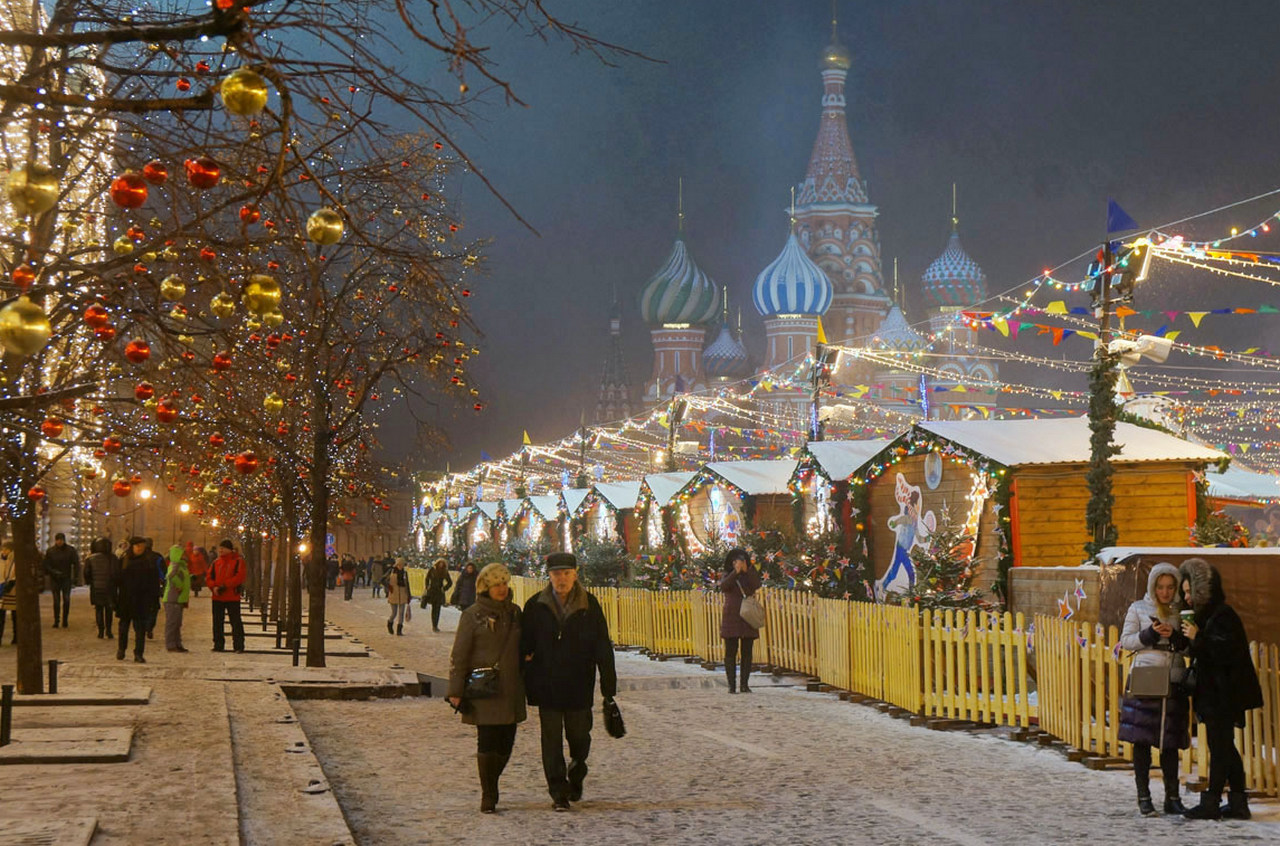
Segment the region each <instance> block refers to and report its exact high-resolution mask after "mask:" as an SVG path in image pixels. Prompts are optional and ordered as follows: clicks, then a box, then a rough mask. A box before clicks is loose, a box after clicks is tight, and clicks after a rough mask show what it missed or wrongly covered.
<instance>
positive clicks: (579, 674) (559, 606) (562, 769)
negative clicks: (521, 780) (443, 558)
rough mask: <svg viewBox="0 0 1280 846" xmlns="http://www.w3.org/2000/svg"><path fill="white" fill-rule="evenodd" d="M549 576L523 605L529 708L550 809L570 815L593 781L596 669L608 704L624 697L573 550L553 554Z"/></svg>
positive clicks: (600, 614) (604, 628)
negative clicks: (589, 764)
mask: <svg viewBox="0 0 1280 846" xmlns="http://www.w3.org/2000/svg"><path fill="white" fill-rule="evenodd" d="M486 569H488V568H486ZM547 575H548V577H550V579H551V584H549V585H547V587H546V588H545V589H544V590H542V591H541V592H540V593H538V594H536V595H535V596H533V597H532V598H531V599H530V600H529V601H528V602H526V603H525V606H524V623H523V627H522V633H521V639H520V654H521V655H523V656H525V665H524V667H525V688H526V690H527V691H528V694H529V704H530V705H537V706H538V721H539V723H540V727H541V735H542V772H543V775H544V776H545V777H546V780H547V791H548V792H549V793H550V794H551V805H552V807H553V808H554V809H555V810H557V811H568V810H570V805H569V803H570V802H577V801H578V800H580V799H581V798H582V789H583V781H584V780H585V779H586V777H587V756H588V755H589V754H590V753H591V706H592V705H593V704H594V701H595V684H596V671H597V670H599V671H600V693H601V695H602V696H603V697H604V699H605V701H606V702H609V701H610V700H612V699H613V697H614V696H615V695H616V694H617V692H618V676H617V673H616V671H615V670H614V666H613V642H612V641H610V640H609V623H608V621H606V620H605V617H604V611H603V609H601V607H600V602H599V600H597V599H596V598H595V597H594V596H592V595H591V594H590V593H588V592H587V590H586V589H585V588H584V587H583V586H582V585H581V584H579V583H578V559H577V558H575V557H574V556H573V555H571V554H570V553H567V552H554V553H552V554H551V555H548V556H547ZM477 584H478V583H477ZM566 740H567V741H568V743H569V758H570V760H569V763H568V765H567V766H566V764H565V759H564V746H565V741H566Z"/></svg>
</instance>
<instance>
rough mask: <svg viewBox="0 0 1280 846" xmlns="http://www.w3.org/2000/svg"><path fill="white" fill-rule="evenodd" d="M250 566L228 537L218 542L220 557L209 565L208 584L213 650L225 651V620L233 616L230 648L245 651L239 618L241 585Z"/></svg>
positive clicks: (242, 623)
mask: <svg viewBox="0 0 1280 846" xmlns="http://www.w3.org/2000/svg"><path fill="white" fill-rule="evenodd" d="M248 569H249V568H248V567H247V566H246V565H245V563H244V559H243V558H241V557H240V553H238V552H236V545H235V544H234V543H232V542H231V540H230V539H229V538H228V539H227V540H224V541H223V542H222V543H220V544H218V557H217V558H215V559H214V560H213V563H212V564H210V565H209V575H208V581H207V584H208V585H209V591H210V592H211V593H212V594H213V651H214V652H225V651H226V645H227V642H226V633H225V631H224V626H225V621H226V620H227V619H228V618H229V619H230V620H231V648H232V649H233V650H234V651H236V652H244V621H242V620H241V619H240V586H241V585H242V584H244V578H245V574H246V572H247V571H248Z"/></svg>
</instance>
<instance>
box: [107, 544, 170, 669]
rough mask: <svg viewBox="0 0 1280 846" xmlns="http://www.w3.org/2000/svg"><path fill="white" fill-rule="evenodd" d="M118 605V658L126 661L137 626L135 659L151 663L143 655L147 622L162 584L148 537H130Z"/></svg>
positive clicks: (118, 581) (120, 576)
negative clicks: (131, 634)
mask: <svg viewBox="0 0 1280 846" xmlns="http://www.w3.org/2000/svg"><path fill="white" fill-rule="evenodd" d="M115 587H116V589H115V608H116V616H117V617H119V618H120V639H119V641H118V646H117V648H116V660H117V661H123V660H124V653H125V650H127V649H128V648H129V628H130V627H132V628H133V660H134V661H136V662H137V663H139V664H145V663H147V659H146V658H144V657H142V654H143V652H145V651H146V647H147V623H148V621H149V620H150V619H151V609H152V607H154V606H155V604H156V603H157V602H159V601H160V583H159V582H158V581H156V567H155V561H154V560H153V558H152V556H151V554H150V553H148V552H147V539H146V538H137V537H135V538H130V539H129V551H128V552H126V553H125V556H124V561H123V562H122V563H121V565H120V570H119V571H118V575H117V576H116V586H115Z"/></svg>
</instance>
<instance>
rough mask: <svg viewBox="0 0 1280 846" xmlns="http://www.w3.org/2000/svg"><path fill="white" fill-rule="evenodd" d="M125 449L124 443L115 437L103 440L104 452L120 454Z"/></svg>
mask: <svg viewBox="0 0 1280 846" xmlns="http://www.w3.org/2000/svg"><path fill="white" fill-rule="evenodd" d="M123 448H124V443H123V442H122V441H121V440H120V439H119V438H117V437H116V436H115V435H107V436H106V437H105V438H103V439H102V451H103V452H111V453H115V452H119V451H120V450H121V449H123Z"/></svg>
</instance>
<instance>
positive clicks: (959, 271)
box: [921, 229, 987, 308]
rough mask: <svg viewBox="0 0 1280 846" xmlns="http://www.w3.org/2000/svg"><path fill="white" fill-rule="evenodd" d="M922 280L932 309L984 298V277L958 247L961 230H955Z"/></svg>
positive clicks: (985, 289) (985, 293)
mask: <svg viewBox="0 0 1280 846" xmlns="http://www.w3.org/2000/svg"><path fill="white" fill-rule="evenodd" d="M921 281H922V282H923V284H924V297H925V302H926V303H927V304H928V305H930V306H932V307H934V308H943V307H946V306H952V307H961V308H963V307H965V306H971V305H974V304H975V303H980V302H982V301H983V300H985V299H986V298H987V276H986V274H985V273H983V272H982V268H981V267H978V263H977V262H976V261H974V260H973V259H971V258H969V254H968V253H966V252H965V251H964V248H963V247H961V246H960V233H959V232H958V231H957V230H955V229H952V230H951V238H950V239H949V240H948V241H947V248H946V249H945V250H943V251H942V255H940V256H938V257H937V258H936V259H934V260H933V264H931V265H929V268H928V270H926V271H925V272H924V276H923V277H922V280H921Z"/></svg>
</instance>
